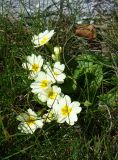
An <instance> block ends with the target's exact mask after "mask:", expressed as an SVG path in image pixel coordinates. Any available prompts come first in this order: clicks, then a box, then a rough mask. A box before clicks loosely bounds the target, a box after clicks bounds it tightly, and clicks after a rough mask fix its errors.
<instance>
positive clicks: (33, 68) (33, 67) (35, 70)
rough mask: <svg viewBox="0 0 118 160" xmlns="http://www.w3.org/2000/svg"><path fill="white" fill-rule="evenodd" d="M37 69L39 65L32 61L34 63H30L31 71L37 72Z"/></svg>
mask: <svg viewBox="0 0 118 160" xmlns="http://www.w3.org/2000/svg"><path fill="white" fill-rule="evenodd" d="M38 69H39V65H38V64H36V63H34V64H33V65H32V71H33V72H37V71H38Z"/></svg>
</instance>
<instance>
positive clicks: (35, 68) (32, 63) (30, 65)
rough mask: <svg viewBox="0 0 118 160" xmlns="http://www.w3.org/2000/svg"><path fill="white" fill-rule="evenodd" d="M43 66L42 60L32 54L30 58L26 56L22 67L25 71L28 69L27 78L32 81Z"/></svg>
mask: <svg viewBox="0 0 118 160" xmlns="http://www.w3.org/2000/svg"><path fill="white" fill-rule="evenodd" d="M42 65H43V58H42V57H41V56H40V55H38V56H36V55H35V54H32V55H31V56H27V63H23V64H22V66H23V68H25V69H29V70H30V71H31V73H30V76H29V78H30V79H34V78H35V77H36V76H37V74H38V73H39V72H40V70H41V67H42Z"/></svg>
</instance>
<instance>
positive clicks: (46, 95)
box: [38, 85, 61, 108]
mask: <svg viewBox="0 0 118 160" xmlns="http://www.w3.org/2000/svg"><path fill="white" fill-rule="evenodd" d="M60 93H61V88H60V87H57V86H56V85H55V86H52V87H49V88H48V89H47V90H45V91H44V92H39V93H38V98H39V100H40V101H42V102H46V101H47V106H48V107H50V108H51V107H52V105H53V104H54V103H56V101H58V100H59V98H60Z"/></svg>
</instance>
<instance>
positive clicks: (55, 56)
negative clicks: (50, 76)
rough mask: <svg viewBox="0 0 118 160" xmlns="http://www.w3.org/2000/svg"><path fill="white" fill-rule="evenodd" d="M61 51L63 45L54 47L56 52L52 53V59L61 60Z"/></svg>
mask: <svg viewBox="0 0 118 160" xmlns="http://www.w3.org/2000/svg"><path fill="white" fill-rule="evenodd" d="M61 52H62V48H61V47H54V53H55V54H52V59H53V60H54V61H59V60H60V53H61Z"/></svg>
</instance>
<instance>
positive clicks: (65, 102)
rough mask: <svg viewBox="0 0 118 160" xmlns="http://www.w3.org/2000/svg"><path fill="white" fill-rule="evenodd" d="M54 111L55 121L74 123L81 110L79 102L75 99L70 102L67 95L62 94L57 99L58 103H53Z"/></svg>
mask: <svg viewBox="0 0 118 160" xmlns="http://www.w3.org/2000/svg"><path fill="white" fill-rule="evenodd" d="M53 110H54V113H56V115H57V122H58V123H64V122H67V123H68V124H70V125H74V123H75V122H76V121H77V119H78V118H77V114H78V113H80V112H81V107H80V103H79V102H77V101H75V102H71V99H70V97H69V96H67V95H66V96H64V97H63V98H61V99H60V100H59V103H57V104H54V105H53Z"/></svg>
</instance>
